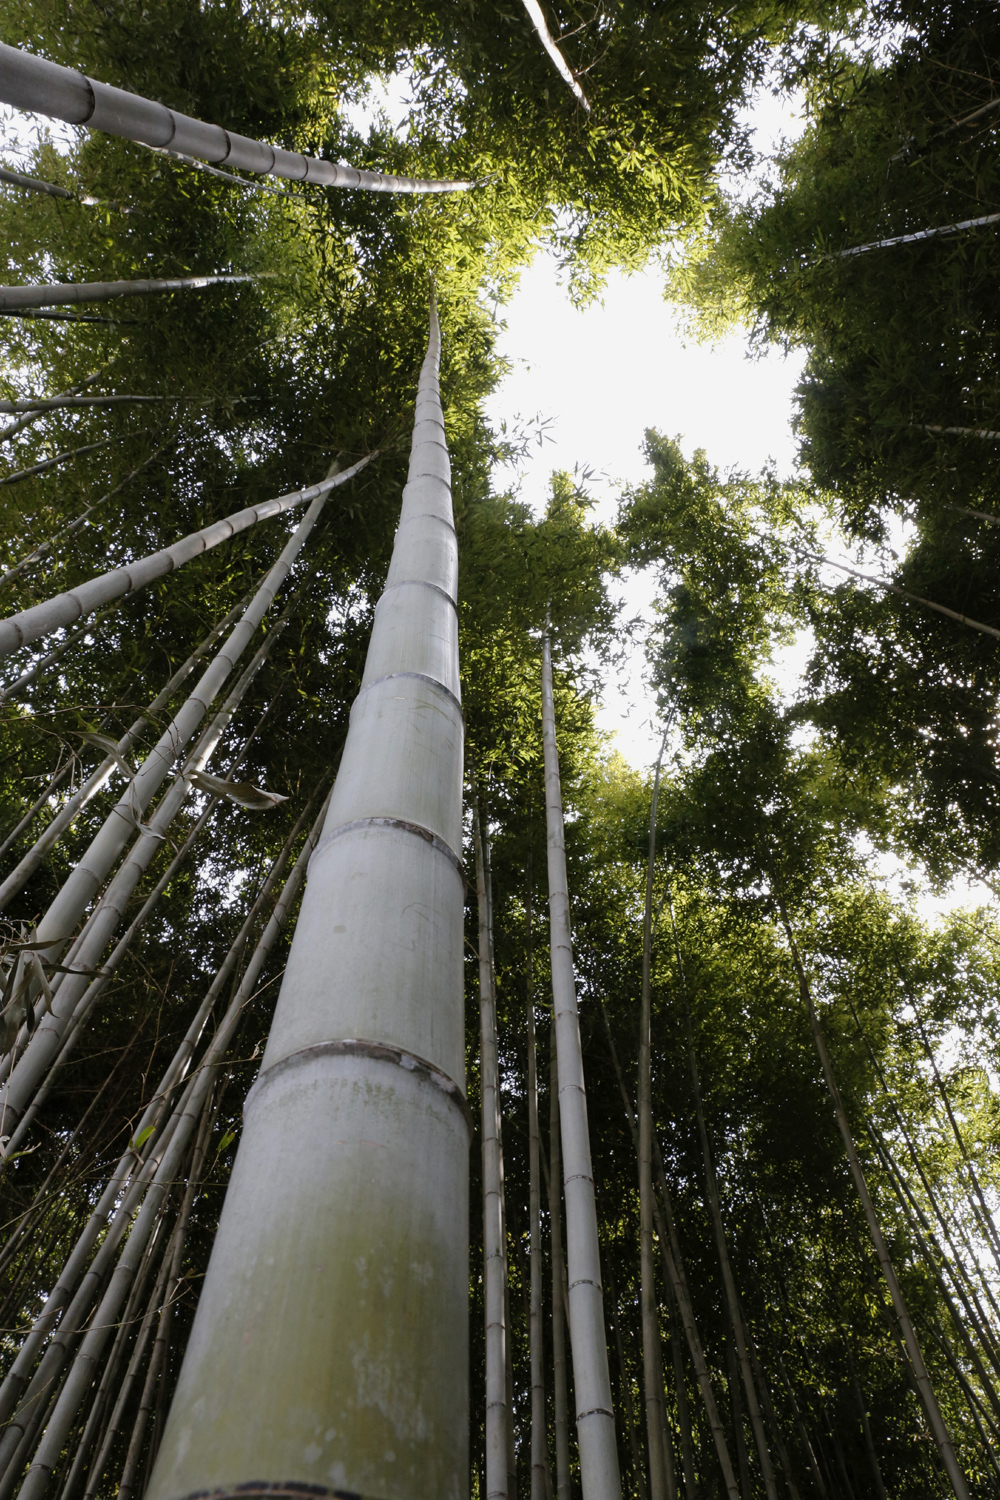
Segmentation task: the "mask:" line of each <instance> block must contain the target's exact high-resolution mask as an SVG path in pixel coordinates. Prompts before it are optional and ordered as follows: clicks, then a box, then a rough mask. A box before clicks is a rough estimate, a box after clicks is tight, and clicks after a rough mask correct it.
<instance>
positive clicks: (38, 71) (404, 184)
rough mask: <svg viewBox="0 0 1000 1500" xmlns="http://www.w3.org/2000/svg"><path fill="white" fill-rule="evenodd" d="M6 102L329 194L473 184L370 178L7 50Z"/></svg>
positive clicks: (1, 62)
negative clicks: (322, 189)
mask: <svg viewBox="0 0 1000 1500" xmlns="http://www.w3.org/2000/svg"><path fill="white" fill-rule="evenodd" d="M0 100H2V101H3V102H4V103H5V104H13V105H14V107H15V108H16V109H25V110H29V111H31V112H33V113H37V114H43V115H50V116H52V117H54V118H55V119H57V120H65V121H67V123H68V124H70V125H86V126H87V128H88V130H103V131H105V132H106V133H107V134H108V135H117V136H123V137H124V138H125V139H126V140H131V141H138V142H140V143H141V144H143V145H146V146H167V147H169V148H170V149H171V150H173V151H178V152H184V153H185V154H187V155H190V156H197V157H200V158H202V159H203V160H205V161H209V162H214V163H217V164H222V163H224V164H225V165H226V166H231V167H236V168H238V169H239V170H241V171H244V172H262V173H266V174H269V175H273V176H275V177H287V178H294V179H298V180H300V181H304V182H310V183H318V184H319V185H320V186H322V187H353V188H367V189H368V190H369V191H371V192H381V193H450V192H456V191H458V190H460V189H462V188H468V187H472V186H473V184H472V183H471V182H450V181H443V182H438V181H432V180H427V179H424V178H414V177H393V176H390V175H388V174H383V173H380V172H364V171H360V170H358V169H357V168H356V167H348V166H344V165H343V164H342V163H340V162H328V161H317V160H316V159H315V158H313V157H311V156H301V155H300V154H299V153H298V152H297V151H284V150H282V149H281V147H279V146H268V145H265V144H264V143H263V142H261V141H253V140H249V139H247V137H246V136H242V135H237V134H236V133H235V131H232V130H223V129H222V128H221V127H220V126H218V125H207V124H204V123H203V122H202V121H201V120H194V119H192V118H191V117H190V116H188V115H182V114H179V113H178V112H177V111H175V110H172V109H167V108H165V106H164V105H162V104H155V103H154V102H153V101H152V100H150V99H143V98H142V97H141V96H140V95H139V94H131V93H128V92H126V91H125V90H124V89H116V88H112V87H110V86H109V85H108V84H106V83H97V82H96V81H95V80H94V79H92V78H85V77H84V75H83V74H82V73H77V72H74V71H73V69H71V68H63V67H60V66H59V65H58V64H57V63H51V62H48V61H46V59H45V58H42V57H35V56H33V55H32V54H31V53H28V52H22V51H20V50H18V49H17V48H15V47H8V46H6V45H5V44H0Z"/></svg>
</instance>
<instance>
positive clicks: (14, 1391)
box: [0, 798, 312, 1464]
mask: <svg viewBox="0 0 1000 1500" xmlns="http://www.w3.org/2000/svg"><path fill="white" fill-rule="evenodd" d="M311 805H312V798H310V799H309V802H307V804H306V806H305V808H304V809H303V811H302V813H301V814H300V815H299V817H298V819H297V820H296V823H295V825H294V827H293V828H292V830H291V832H290V833H289V835H288V838H287V839H286V840H285V843H284V845H283V847H282V849H281V851H280V852H279V854H278V857H277V859H276V860H275V861H274V864H273V865H272V866H271V869H270V871H269V872H268V875H267V877H266V879H265V880H264V882H263V885H262V886H261V889H260V891H259V892H258V895H257V897H256V899H255V900H254V902H253V904H252V906H251V908H250V911H249V912H248V914H247V916H246V918H245V920H244V922H243V925H242V927H241V928H240V931H239V932H238V933H237V935H236V938H235V939H234V941H233V943H232V944H231V945H230V948H229V952H228V953H227V955H226V958H225V959H224V960H223V963H222V965H221V966H220V968H219V970H218V971H217V973H216V975H215V978H214V979H213V981H212V983H211V985H210V986H209V988H208V991H207V993H206V995H205V998H204V1000H203V1001H202V1003H201V1005H200V1006H199V1007H198V1010H197V1011H196V1013H195V1015H194V1017H193V1018H192V1020H191V1021H190V1023H189V1024H188V1028H187V1031H186V1032H185V1034H184V1036H183V1037H182V1039H181V1042H180V1044H179V1045H178V1047H177V1049H176V1051H175V1053H174V1056H173V1058H172V1059H171V1062H170V1063H169V1064H168V1066H167V1069H166V1072H165V1073H164V1075H163V1077H162V1078H161V1079H160V1082H159V1084H158V1086H157V1088H156V1089H155V1091H154V1093H153V1096H152V1098H151V1099H150V1101H149V1103H148V1104H147V1106H146V1108H145V1110H144V1111H143V1114H142V1116H141V1118H140V1120H139V1122H138V1124H137V1126H136V1128H135V1131H134V1133H133V1140H139V1141H142V1140H143V1138H144V1137H145V1138H146V1144H145V1146H144V1147H142V1148H139V1149H136V1148H134V1147H133V1146H132V1145H131V1143H130V1144H129V1147H128V1149H127V1150H126V1151H125V1152H124V1153H123V1155H122V1157H121V1158H120V1160H119V1162H118V1164H117V1166H116V1167H115V1168H114V1170H113V1171H112V1173H111V1175H110V1177H109V1179H108V1182H107V1185H106V1186H105V1188H104V1191H103V1193H102V1195H101V1197H100V1199H99V1200H98V1202H97V1204H96V1206H95V1208H94V1211H93V1213H92V1214H91V1215H90V1218H89V1219H88V1221H87V1223H86V1225H85V1227H84V1230H83V1233H82V1234H81V1235H80V1236H79V1238H78V1240H77V1243H76V1245H75V1246H74V1248H73V1250H72V1252H71V1254H70V1256H69V1258H68V1260H67V1262H66V1264H65V1266H64V1267H63V1269H62V1271H61V1272H60V1274H59V1276H58V1278H57V1281H56V1284H55V1286H54V1287H53V1288H52V1289H51V1290H50V1292H49V1294H48V1296H47V1298H46V1301H45V1307H44V1309H43V1310H42V1312H41V1313H40V1314H39V1316H38V1318H36V1320H35V1322H34V1324H33V1325H32V1328H31V1331H30V1333H29V1334H28V1336H27V1337H26V1339H25V1341H24V1343H23V1344H22V1346H21V1349H20V1350H19V1351H18V1354H17V1356H16V1358H15V1360H14V1363H13V1365H12V1366H11V1368H10V1370H9V1372H8V1374H7V1376H6V1377H5V1379H4V1382H3V1384H2V1386H0V1423H3V1422H5V1421H6V1420H7V1418H8V1417H9V1415H10V1413H11V1411H12V1410H13V1409H14V1406H15V1404H16V1403H17V1402H18V1400H19V1398H20V1394H21V1392H22V1391H23V1390H24V1387H25V1383H26V1381H27V1379H28V1377H29V1375H30V1373H31V1370H32V1368H33V1366H34V1363H35V1360H36V1358H37V1356H38V1353H39V1351H40V1349H41V1347H42V1344H43V1343H44V1341H45V1339H46V1337H47V1336H48V1334H49V1333H50V1331H51V1329H52V1327H53V1325H54V1323H55V1321H56V1319H57V1317H58V1316H59V1313H60V1311H61V1310H62V1309H63V1308H64V1307H66V1306H67V1304H68V1303H69V1301H70V1299H71V1298H76V1299H77V1300H78V1302H79V1306H80V1307H81V1308H82V1312H81V1313H80V1316H85V1315H86V1312H87V1310H88V1309H89V1307H90V1303H91V1301H92V1298H93V1295H94V1294H95V1289H96V1284H97V1282H98V1281H99V1279H100V1274H101V1273H100V1272H94V1270H93V1268H91V1270H90V1271H87V1269H86V1268H87V1261H88V1259H89V1257H90V1254H91V1251H92V1250H93V1248H94V1246H95V1244H96V1243H97V1240H98V1238H99V1236H100V1235H101V1233H102V1232H103V1231H104V1230H105V1229H106V1228H107V1227H108V1220H109V1215H111V1214H112V1210H114V1207H115V1204H116V1203H117V1201H118V1199H119V1198H121V1196H122V1194H123V1192H125V1193H127V1195H128V1196H127V1199H126V1201H123V1202H122V1204H121V1205H120V1207H119V1209H118V1211H117V1213H115V1214H114V1215H113V1217H112V1223H111V1229H110V1233H111V1234H112V1235H118V1236H120V1234H121V1233H122V1232H123V1231H124V1227H125V1223H126V1217H125V1215H126V1209H127V1207H128V1204H129V1203H130V1202H132V1201H133V1200H134V1197H135V1192H136V1191H138V1189H137V1188H136V1186H135V1183H134V1182H133V1181H131V1179H132V1177H133V1173H134V1171H135V1169H136V1168H137V1167H138V1168H139V1171H140V1176H141V1174H142V1173H143V1172H145V1173H146V1174H147V1175H148V1173H149V1171H150V1170H151V1168H150V1165H149V1163H150V1161H151V1160H152V1158H153V1153H154V1151H155V1150H156V1149H157V1148H158V1147H159V1146H160V1144H161V1141H160V1137H159V1135H158V1134H154V1135H153V1136H152V1137H148V1136H147V1132H148V1131H149V1129H150V1127H152V1128H153V1129H154V1131H159V1127H160V1125H161V1123H162V1119H163V1116H164V1113H165V1111H166V1108H167V1104H168V1101H169V1097H170V1093H171V1091H172V1090H173V1089H174V1088H175V1087H176V1086H177V1085H178V1084H179V1083H180V1082H182V1081H183V1080H184V1078H185V1076H186V1073H187V1068H188V1066H189V1064H190V1061H191V1058H192V1057H193V1055H194V1051H195V1048H196V1047H197V1045H198V1041H199V1038H200V1036H201V1033H202V1031H203V1029H204V1026H205V1023H206V1021H207V1020H208V1017H209V1016H210V1015H211V1013H212V1010H213V1008H214V1006H215V1003H216V1001H217V999H218V997H219V995H220V994H221V993H222V991H223V989H224V988H225V986H226V984H227V983H228V981H229V977H230V975H231V974H232V972H233V970H234V969H235V967H236V964H237V962H238V961H239V958H240V955H241V954H242V952H243V949H244V946H245V944H246V941H247V938H248V937H249V935H250V932H251V930H252V928H253V925H254V923H255V921H256V919H257V916H258V914H259V912H260V910H261V908H262V906H263V905H264V904H265V902H267V901H268V900H269V899H270V896H271V892H272V890H273V889H274V887H275V885H276V884H277V882H278V880H279V879H280V876H281V873H282V871H283V869H284V867H285V864H286V862H287V860H288V857H289V854H290V853H291V849H292V846H293V844H294V841H295V839H296V838H297V837H298V835H299V833H300V832H301V829H302V827H303V825H304V823H305V821H306V818H307V816H308V813H309V810H310V807H311ZM143 1153H145V1154H143ZM119 1215H121V1216H122V1217H121V1220H120V1222H119ZM116 1226H118V1227H117V1228H116ZM81 1277H83V1278H84V1279H85V1280H86V1278H87V1277H89V1278H90V1282H89V1287H90V1290H89V1291H88V1289H87V1287H86V1286H85V1287H84V1289H83V1291H82V1293H81V1292H80V1282H81ZM3 1457H4V1454H3V1439H2V1438H0V1464H2V1462H3Z"/></svg>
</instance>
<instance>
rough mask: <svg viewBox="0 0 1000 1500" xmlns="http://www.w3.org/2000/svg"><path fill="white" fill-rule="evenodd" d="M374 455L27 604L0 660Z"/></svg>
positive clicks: (303, 498)
mask: <svg viewBox="0 0 1000 1500" xmlns="http://www.w3.org/2000/svg"><path fill="white" fill-rule="evenodd" d="M375 456H376V455H375V454H374V453H369V454H366V456H365V457H364V458H363V459H361V461H360V462H359V463H356V464H352V466H351V467H350V468H349V469H345V470H344V471H343V473H341V474H335V475H333V476H332V477H331V478H329V479H324V480H323V481H322V483H321V484H311V485H308V486H307V487H306V488H305V489H301V490H293V491H292V492H291V493H290V494H287V495H279V496H278V497H277V498H276V499H274V500H265V501H264V502H263V504H261V505H248V506H247V507H246V508H245V509H244V510H238V511H235V512H234V513H233V514H232V515H231V516H226V517H225V519H224V520H222V521H213V523H212V524H211V526H204V527H202V529H201V530H200V531H193V532H192V533H191V534H190V536H186V537H182V538H181V540H180V541H179V542H174V544H173V545H172V546H170V547H164V548H163V549H162V550H161V551H159V552H153V553H150V555H149V556H148V557H143V558H139V559H138V560H137V561H136V562H134V563H129V564H128V565H127V566H126V567H124V568H114V569H112V571H111V572H110V573H104V574H102V575H101V576H100V577H98V578H91V579H90V580H89V581H88V582H87V583H81V584H79V585H78V586H77V587H76V588H73V589H67V590H66V591H65V592H64V593H62V594H55V595H54V596H53V597H52V598H51V599H46V600H44V602H43V603H41V604H35V605H32V607H31V608H30V609H24V610H21V611H20V613H18V614H15V615H8V616H7V617H6V619H3V620H0V656H8V655H9V654H10V652H11V651H16V650H18V648H19V647H21V646H27V645H29V644H30V642H31V641H37V640H38V638H39V636H43V635H48V634H49V632H50V631H52V630H58V629H59V627H60V626H62V625H72V624H74V623H75V621H77V620H79V619H80V618H81V617H82V616H83V615H88V614H92V613H93V611H94V610H95V609H99V608H100V607H101V605H102V604H108V603H109V602H110V601H111V600H112V599H118V598H120V597H121V595H122V594H132V593H135V591H136V590H137V589H141V588H145V586H146V584H147V583H152V581H153V579H154V578H162V577H163V575H164V574H165V573H172V572H173V571H174V570H175V569H176V568H180V567H183V565H184V564H185V563H186V562H190V560H191V559H192V558H193V557H200V556H201V554H202V553H203V552H207V551H209V549H210V548H212V547H217V546H218V545H219V543H220V542H225V541H228V540H229V538H230V537H231V536H236V535H237V534H238V533H239V532H241V531H246V529H247V527H249V526H254V525H256V523H257V522H258V521H266V520H269V519H270V518H271V517H272V516H281V515H284V513H285V512H286V511H287V510H291V509H293V508H294V507H295V506H297V505H304V504H305V503H306V502H307V501H310V500H316V499H320V498H323V497H325V496H326V495H328V494H329V492H330V491H331V490H332V489H334V488H336V486H338V485H341V484H345V483H346V482H347V480H348V479H353V477H354V475H355V474H357V473H359V472H360V470H361V469H363V468H364V467H365V465H366V464H369V463H370V462H371V460H372V459H373V458H374V457H375Z"/></svg>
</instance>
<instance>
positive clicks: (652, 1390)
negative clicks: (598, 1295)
mask: <svg viewBox="0 0 1000 1500" xmlns="http://www.w3.org/2000/svg"><path fill="white" fill-rule="evenodd" d="M667 733H668V730H664V733H663V738H662V740H661V742H660V753H659V755H658V756H657V758H656V769H655V771H654V774H653V795H652V800H651V804H650V812H649V850H648V855H647V860H646V895H645V907H644V911H643V919H642V989H641V995H640V1006H639V1079H638V1084H639V1086H638V1091H637V1100H636V1103H637V1105H638V1113H639V1153H638V1155H639V1274H640V1292H639V1295H640V1305H641V1313H642V1373H643V1399H644V1411H645V1414H646V1442H647V1446H648V1452H649V1494H650V1500H666V1495H667V1488H668V1480H667V1474H668V1467H667V1464H668V1459H667V1432H666V1415H665V1412H664V1409H663V1367H662V1361H663V1355H662V1349H661V1339H660V1319H659V1304H658V1299H657V1295H656V1265H655V1262H654V1259H653V1095H652V1072H651V1065H650V1035H651V1024H652V1022H651V988H652V986H651V969H652V950H653V872H654V867H655V862H656V806H657V802H658V800H659V795H660V771H661V768H662V765H663V752H664V750H665V749H666V745H667Z"/></svg>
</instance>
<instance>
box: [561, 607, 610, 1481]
mask: <svg viewBox="0 0 1000 1500" xmlns="http://www.w3.org/2000/svg"><path fill="white" fill-rule="evenodd" d="M542 738H543V748H544V755H545V812H546V824H547V829H548V867H549V923H550V932H551V953H552V997H553V1008H554V1015H555V1028H556V1049H557V1052H558V1056H559V1118H560V1124H561V1135H562V1148H563V1191H564V1194H565V1198H566V1251H567V1262H568V1276H569V1325H570V1339H571V1345H572V1354H573V1390H574V1394H575V1397H576V1430H577V1437H578V1441H579V1445H580V1475H581V1481H582V1484H583V1500H621V1478H620V1475H619V1473H618V1444H617V1441H616V1439H615V1417H614V1411H613V1409H612V1405H611V1379H610V1375H609V1372H608V1345H607V1338H606V1335H605V1331H604V1309H603V1306H602V1301H601V1257H600V1247H599V1244H598V1238H597V1205H596V1201H595V1196H594V1175H593V1166H592V1164H591V1157H590V1134H589V1131H588V1126H587V1096H586V1088H585V1084H584V1077H583V1050H582V1047H581V1044H580V1018H579V1013H578V1010H577V1001H576V979H575V976H574V972H573V948H572V938H571V935H570V912H569V889H568V884H567V877H566V850H565V844H564V831H563V814H562V793H561V789H560V784H559V756H558V751H557V748H556V723H555V705H554V702H553V696H552V652H551V646H550V644H549V637H548V632H546V634H545V636H544V637H543V641H542Z"/></svg>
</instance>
